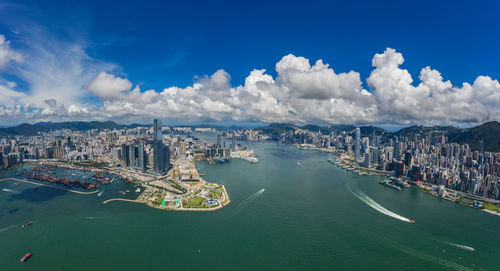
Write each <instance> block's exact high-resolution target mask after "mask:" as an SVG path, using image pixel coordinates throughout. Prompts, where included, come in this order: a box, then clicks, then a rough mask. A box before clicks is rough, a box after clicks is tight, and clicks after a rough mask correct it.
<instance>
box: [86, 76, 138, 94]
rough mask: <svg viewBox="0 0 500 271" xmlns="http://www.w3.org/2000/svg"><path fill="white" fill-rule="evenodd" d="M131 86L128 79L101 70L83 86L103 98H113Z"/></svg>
mask: <svg viewBox="0 0 500 271" xmlns="http://www.w3.org/2000/svg"><path fill="white" fill-rule="evenodd" d="M131 87H132V83H131V82H130V81H129V80H128V79H126V78H120V77H116V76H114V75H112V74H109V73H106V72H101V73H99V75H98V76H97V77H96V78H95V79H94V80H92V81H91V82H90V84H88V85H87V86H86V87H85V88H86V89H87V90H89V91H90V92H91V93H92V94H94V95H96V96H98V97H101V98H103V99H114V98H117V97H118V96H119V95H120V94H121V93H122V92H124V91H126V90H130V88H131Z"/></svg>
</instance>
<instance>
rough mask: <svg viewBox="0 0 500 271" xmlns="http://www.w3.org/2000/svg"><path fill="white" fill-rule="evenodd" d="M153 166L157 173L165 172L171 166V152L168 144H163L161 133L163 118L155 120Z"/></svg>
mask: <svg viewBox="0 0 500 271" xmlns="http://www.w3.org/2000/svg"><path fill="white" fill-rule="evenodd" d="M153 133H154V134H153V152H154V153H153V159H154V161H153V167H154V171H155V172H156V173H159V174H161V173H163V172H165V171H166V170H168V168H169V161H170V154H169V153H170V152H169V149H168V147H167V146H165V145H163V136H162V133H161V120H158V119H155V120H154V121H153Z"/></svg>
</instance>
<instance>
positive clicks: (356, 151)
mask: <svg viewBox="0 0 500 271" xmlns="http://www.w3.org/2000/svg"><path fill="white" fill-rule="evenodd" d="M360 140H361V130H360V129H359V127H358V128H356V142H355V145H354V160H355V161H356V162H357V161H359V152H360V147H361V144H360Z"/></svg>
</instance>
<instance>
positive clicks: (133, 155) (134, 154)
mask: <svg viewBox="0 0 500 271" xmlns="http://www.w3.org/2000/svg"><path fill="white" fill-rule="evenodd" d="M129 150H130V151H129V163H130V164H129V166H130V167H137V164H138V161H137V160H138V159H137V158H138V156H139V153H138V148H137V145H136V144H134V143H132V144H130V146H129Z"/></svg>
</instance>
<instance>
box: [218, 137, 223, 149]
mask: <svg viewBox="0 0 500 271" xmlns="http://www.w3.org/2000/svg"><path fill="white" fill-rule="evenodd" d="M217 147H218V148H220V147H222V136H221V135H217Z"/></svg>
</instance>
